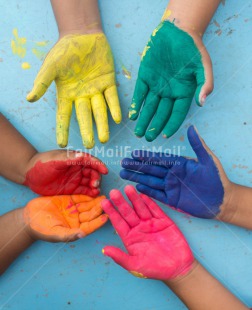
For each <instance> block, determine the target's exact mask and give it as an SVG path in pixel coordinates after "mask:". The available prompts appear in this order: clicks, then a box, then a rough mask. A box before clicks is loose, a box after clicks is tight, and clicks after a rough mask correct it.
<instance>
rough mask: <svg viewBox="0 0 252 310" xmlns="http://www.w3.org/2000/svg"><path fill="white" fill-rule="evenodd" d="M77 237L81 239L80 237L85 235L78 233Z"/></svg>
mask: <svg viewBox="0 0 252 310" xmlns="http://www.w3.org/2000/svg"><path fill="white" fill-rule="evenodd" d="M77 237H78V238H79V239H81V238H83V237H85V235H84V234H78V235H77Z"/></svg>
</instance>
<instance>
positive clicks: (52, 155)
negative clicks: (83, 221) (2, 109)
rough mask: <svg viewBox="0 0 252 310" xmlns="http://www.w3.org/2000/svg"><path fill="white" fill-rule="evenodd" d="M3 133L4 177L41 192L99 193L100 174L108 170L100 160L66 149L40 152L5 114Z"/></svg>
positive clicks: (0, 122)
mask: <svg viewBox="0 0 252 310" xmlns="http://www.w3.org/2000/svg"><path fill="white" fill-rule="evenodd" d="M0 133H1V134H0V144H1V146H2V148H1V153H0V175H1V176H3V177H5V178H7V179H9V180H11V181H13V182H15V183H18V184H23V185H26V186H28V187H29V188H30V189H31V190H33V191H34V192H36V193H37V194H40V195H49V196H50V195H59V194H61V195H69V194H86V195H89V196H92V197H95V196H97V195H98V194H99V192H100V189H99V187H100V182H101V175H102V174H107V173H108V169H107V167H106V166H105V165H104V164H103V163H102V162H101V161H100V160H99V159H97V158H95V157H93V156H91V155H89V154H86V153H76V152H67V151H63V150H55V151H49V152H44V153H39V152H38V151H37V150H36V149H35V148H34V147H33V146H32V145H31V144H30V143H29V142H28V141H27V140H26V139H25V138H24V137H23V136H22V135H21V134H20V133H19V132H18V131H17V130H16V129H15V128H14V127H13V126H12V125H11V123H10V122H9V121H8V120H7V119H6V118H5V117H4V116H3V115H2V114H0ZM17 154H18V159H17Z"/></svg>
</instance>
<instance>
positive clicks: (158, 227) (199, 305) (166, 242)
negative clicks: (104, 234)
mask: <svg viewBox="0 0 252 310" xmlns="http://www.w3.org/2000/svg"><path fill="white" fill-rule="evenodd" d="M125 193H126V195H127V196H128V198H129V200H130V201H131V203H132V205H133V208H132V207H131V206H130V204H129V203H128V202H127V201H126V200H125V199H124V198H123V196H122V194H121V193H120V192H119V191H118V190H113V191H111V192H110V199H111V201H109V200H104V201H103V202H102V207H103V210H104V211H105V212H106V213H107V214H108V216H109V218H110V220H111V222H112V225H113V226H114V228H115V230H116V231H117V233H118V234H119V236H120V237H121V239H122V241H123V243H124V246H125V248H126V250H127V253H125V252H123V251H122V250H120V249H119V248H115V247H112V246H106V247H105V248H104V249H103V253H104V255H106V256H109V257H111V258H112V259H113V260H114V261H115V262H116V263H117V264H119V265H121V266H122V267H123V268H125V269H126V270H128V271H129V272H130V273H132V274H133V275H135V276H137V277H140V278H151V279H157V280H162V281H163V282H164V283H165V284H166V285H168V286H169V287H170V288H171V289H172V290H173V291H174V293H175V294H177V296H178V297H179V298H180V299H181V300H182V301H183V302H184V303H185V304H186V306H187V307H188V308H189V309H192V310H201V309H204V310H211V309H223V310H230V309H233V310H238V309H239V310H243V309H244V310H245V309H248V308H247V307H246V306H245V305H243V304H242V303H241V302H240V301H239V300H238V299H237V298H236V297H235V296H234V295H232V294H231V293H230V292H229V291H228V290H227V289H226V288H225V287H224V286H223V285H222V284H221V283H219V282H218V281H217V280H216V279H215V278H214V277H213V276H211V275H210V274H209V273H208V272H207V271H206V270H205V269H204V268H203V267H202V266H201V265H200V264H199V263H198V262H197V261H196V260H195V259H194V257H193V254H192V252H191V250H190V248H189V245H188V243H187V241H186V239H185V238H184V236H183V234H182V233H181V232H180V230H179V229H178V227H177V226H176V224H175V223H174V222H173V221H172V220H171V219H170V218H169V217H168V216H167V215H166V214H165V213H164V212H163V211H162V210H161V208H159V207H158V205H157V204H156V203H154V201H153V200H151V199H150V198H149V197H147V196H145V195H142V194H140V195H139V194H137V192H136V190H135V189H134V188H133V186H126V188H125Z"/></svg>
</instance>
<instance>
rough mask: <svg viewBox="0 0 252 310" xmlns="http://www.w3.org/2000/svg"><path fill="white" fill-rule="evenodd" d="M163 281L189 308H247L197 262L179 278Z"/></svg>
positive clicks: (230, 309)
mask: <svg viewBox="0 0 252 310" xmlns="http://www.w3.org/2000/svg"><path fill="white" fill-rule="evenodd" d="M164 283H165V284H166V285H167V286H169V287H170V289H171V290H172V291H173V292H174V293H175V294H176V295H177V296H178V297H179V298H180V299H181V300H182V301H183V303H184V304H185V305H186V306H187V307H188V308H189V309H191V310H202V309H204V310H213V309H222V310H243V309H244V310H245V309H248V308H247V307H246V306H245V305H244V304H243V303H242V302H241V301H239V300H238V299H237V298H236V297H235V296H234V295H233V294H232V293H231V292H229V291H228V290H227V289H226V288H225V287H224V286H223V285H222V284H221V283H220V282H219V281H218V280H216V279H215V278H214V277H213V276H212V275H211V274H210V273H209V272H208V271H207V270H206V269H205V268H204V267H203V266H202V265H200V264H199V263H197V265H196V267H195V268H194V269H193V270H192V271H191V272H190V273H189V274H188V275H187V276H186V277H184V278H182V279H181V280H178V281H174V282H171V281H165V282H164Z"/></svg>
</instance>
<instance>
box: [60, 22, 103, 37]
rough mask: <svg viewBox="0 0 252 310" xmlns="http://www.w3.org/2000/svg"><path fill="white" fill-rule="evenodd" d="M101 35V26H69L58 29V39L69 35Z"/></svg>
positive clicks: (95, 24)
mask: <svg viewBox="0 0 252 310" xmlns="http://www.w3.org/2000/svg"><path fill="white" fill-rule="evenodd" d="M94 33H103V29H102V26H101V24H99V23H93V24H90V25H86V24H81V23H80V24H70V25H67V26H65V27H62V28H59V39H61V38H63V37H64V36H66V35H69V34H83V35H85V34H94Z"/></svg>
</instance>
